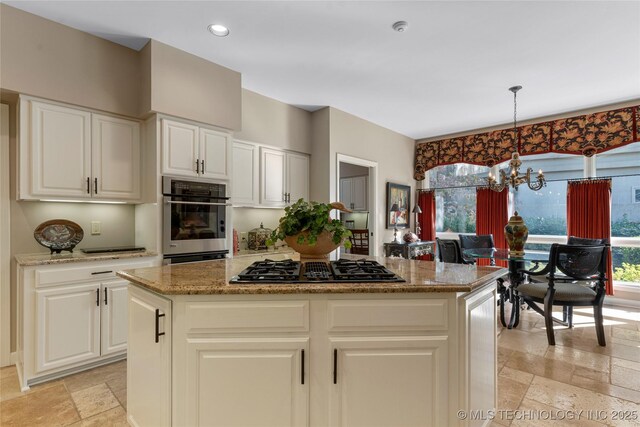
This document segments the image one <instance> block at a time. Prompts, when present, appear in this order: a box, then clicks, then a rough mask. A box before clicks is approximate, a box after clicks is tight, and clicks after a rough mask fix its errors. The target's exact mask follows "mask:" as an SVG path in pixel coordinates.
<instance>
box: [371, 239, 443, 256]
mask: <svg viewBox="0 0 640 427" xmlns="http://www.w3.org/2000/svg"><path fill="white" fill-rule="evenodd" d="M434 243H435V242H434V241H431V240H426V241H420V242H413V243H384V244H383V247H384V256H386V257H392V256H395V257H401V258H406V259H415V258H417V257H419V256H421V255H433V254H435V250H434Z"/></svg>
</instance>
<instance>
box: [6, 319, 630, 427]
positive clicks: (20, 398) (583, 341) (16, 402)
mask: <svg viewBox="0 0 640 427" xmlns="http://www.w3.org/2000/svg"><path fill="white" fill-rule="evenodd" d="M574 310H575V311H574V323H575V327H574V328H573V329H572V330H567V329H566V328H564V327H560V326H558V327H557V328H556V331H555V334H556V346H555V347H551V346H548V345H547V337H546V332H545V329H544V320H543V319H542V317H541V316H540V315H538V314H536V313H534V312H531V311H524V312H523V316H522V321H521V324H520V326H519V327H518V328H517V329H513V330H507V329H503V328H499V338H498V373H499V374H498V411H497V414H496V417H495V418H494V419H493V421H492V424H491V425H492V426H503V425H505V426H508V425H513V426H540V425H549V426H551V425H553V426H556V425H575V426H601V425H623V426H632V425H640V419H639V418H640V310H638V309H630V308H622V307H607V308H605V325H606V334H607V346H606V347H600V346H598V343H597V341H596V335H595V328H594V327H593V317H592V312H591V309H590V308H584V309H582V308H575V309H574ZM126 405H127V390H126V362H125V361H121V362H117V363H113V364H111V365H107V366H102V367H99V368H95V369H92V370H90V371H86V372H82V373H79V374H75V375H71V376H68V377H66V378H63V379H60V380H54V381H50V382H48V383H45V384H41V385H37V386H34V387H32V388H31V390H30V391H29V392H27V393H22V392H20V389H19V387H18V376H17V373H16V370H15V367H7V368H2V369H0V426H3V427H5V426H14V425H15V426H18V425H19V426H35V425H46V426H54V425H55V426H58V425H60V426H62V425H73V426H126V425H127V422H126ZM581 410H582V411H584V412H582V413H581V414H580V413H579V411H581ZM587 411H591V412H587ZM622 411H628V412H627V414H629V415H630V416H631V418H635V419H627V420H619V419H612V418H613V417H614V416H615V415H624V412H622ZM579 414H580V417H579V418H578V415H579ZM633 414H635V416H634V415H633ZM549 417H553V418H555V419H551V420H549V419H547V420H540V418H549ZM569 418H573V419H569Z"/></svg>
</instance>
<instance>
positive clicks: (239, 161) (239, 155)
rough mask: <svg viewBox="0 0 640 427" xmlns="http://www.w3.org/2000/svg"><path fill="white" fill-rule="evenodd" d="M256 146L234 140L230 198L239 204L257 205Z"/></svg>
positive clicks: (257, 169) (257, 174)
mask: <svg viewBox="0 0 640 427" xmlns="http://www.w3.org/2000/svg"><path fill="white" fill-rule="evenodd" d="M259 162H260V159H259V156H258V147H257V146H255V145H253V144H246V143H244V142H238V141H234V143H233V179H232V181H231V187H232V188H231V200H232V202H233V203H234V204H239V205H257V204H258V194H259V187H258V186H259V180H260V175H259V170H260V168H259Z"/></svg>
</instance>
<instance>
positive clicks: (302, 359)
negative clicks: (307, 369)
mask: <svg viewBox="0 0 640 427" xmlns="http://www.w3.org/2000/svg"><path fill="white" fill-rule="evenodd" d="M300 383H301V384H304V349H302V351H301V352H300Z"/></svg>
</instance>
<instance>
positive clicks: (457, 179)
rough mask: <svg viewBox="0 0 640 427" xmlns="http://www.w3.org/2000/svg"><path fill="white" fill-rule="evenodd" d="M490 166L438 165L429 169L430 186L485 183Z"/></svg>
mask: <svg viewBox="0 0 640 427" xmlns="http://www.w3.org/2000/svg"><path fill="white" fill-rule="evenodd" d="M488 175H489V168H488V167H486V166H476V165H467V164H464V163H457V164H455V165H445V166H438V167H436V168H433V169H431V170H430V171H429V187H430V188H442V187H458V186H461V185H477V184H485V183H486V179H487V176H488Z"/></svg>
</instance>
